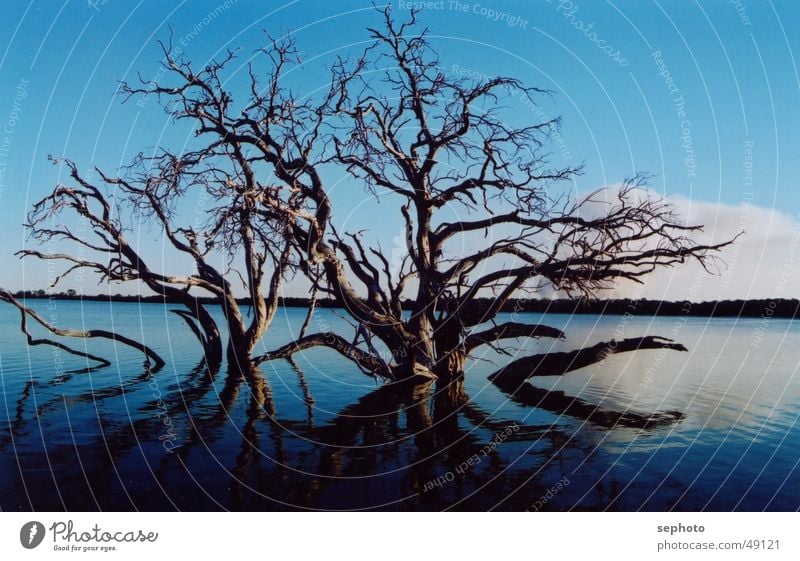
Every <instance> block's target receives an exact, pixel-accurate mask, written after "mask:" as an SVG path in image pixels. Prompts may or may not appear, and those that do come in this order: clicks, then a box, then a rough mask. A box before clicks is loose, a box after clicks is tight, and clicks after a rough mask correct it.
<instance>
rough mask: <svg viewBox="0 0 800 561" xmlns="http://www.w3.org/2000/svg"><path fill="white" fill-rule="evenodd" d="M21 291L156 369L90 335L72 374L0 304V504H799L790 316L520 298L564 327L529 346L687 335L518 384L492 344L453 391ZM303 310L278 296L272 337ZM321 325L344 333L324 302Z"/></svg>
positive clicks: (327, 357) (270, 342) (133, 312)
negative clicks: (563, 308)
mask: <svg viewBox="0 0 800 561" xmlns="http://www.w3.org/2000/svg"><path fill="white" fill-rule="evenodd" d="M31 304H32V307H34V308H37V309H39V310H42V311H44V312H46V314H45V315H46V316H47V317H52V314H55V316H56V317H55V318H54V319H55V321H56V323H57V324H58V325H59V326H62V327H80V326H82V325H83V326H85V327H87V328H89V327H106V328H114V329H116V330H118V332H120V333H123V334H125V335H129V336H132V337H136V338H140V339H144V340H145V342H146V343H147V344H148V345H151V346H152V347H154V348H155V349H156V350H157V351H158V352H160V353H161V354H162V356H163V357H164V358H165V359H166V360H167V366H166V367H164V368H163V369H162V370H161V371H159V372H156V373H150V372H148V371H147V370H146V369H144V368H143V366H142V358H141V356H140V355H138V354H137V353H136V352H135V351H132V350H131V349H128V348H125V347H118V348H116V349H115V348H114V347H113V346H112V345H111V344H110V343H107V342H97V341H90V342H88V343H87V345H88V346H87V348H88V349H89V350H90V351H92V352H96V353H97V354H104V356H107V357H109V358H111V359H112V361H113V365H112V366H110V367H107V368H103V369H99V370H95V371H93V372H91V373H69V372H68V371H69V370H73V369H79V368H81V367H82V366H85V364H82V361H81V359H79V358H77V357H72V356H69V355H66V354H63V353H58V352H56V351H54V350H53V349H51V348H49V347H44V346H39V347H32V348H29V347H28V346H27V345H26V344H25V339H24V337H23V336H22V335H21V334H20V332H19V329H18V326H19V324H18V315H17V312H16V310H15V309H13V308H11V307H10V306H5V307H3V308H0V392H2V403H0V419H2V424H0V508H1V509H2V510H4V511H8V510H30V509H36V510H63V509H67V510H97V509H103V510H136V509H138V510H173V509H180V510H222V509H227V510H284V509H326V510H331V509H336V510H353V509H384V510H444V509H453V510H490V509H494V510H528V509H530V510H537V509H538V510H626V511H630V510H655V511H661V510H690V511H694V510H721V511H729V510H765V509H766V510H797V509H798V508H800V470H798V463H800V431H799V430H798V416H799V415H800V377H799V376H798V375H797V370H798V365H800V322H792V321H789V320H779V319H773V320H770V321H763V320H760V319H739V320H736V319H706V318H686V317H662V318H644V317H637V318H625V317H622V316H604V317H600V316H586V315H576V316H568V315H552V314H551V315H546V316H543V315H540V314H520V315H519V316H518V317H517V318H516V320H517V321H523V322H528V323H540V322H541V323H547V324H548V325H552V326H554V327H558V328H561V329H563V330H564V331H565V332H566V333H567V335H568V338H567V340H566V341H559V342H555V343H554V342H553V341H549V340H542V341H534V340H530V341H520V342H519V345H518V347H519V351H520V352H525V353H536V352H545V351H547V350H549V349H553V350H569V349H573V348H578V347H580V346H584V345H587V344H593V343H596V342H598V341H603V340H609V339H612V338H616V339H621V338H624V337H635V336H641V335H661V336H667V337H673V338H675V339H676V340H678V341H679V342H681V343H683V344H685V345H686V346H687V347H688V348H689V352H688V353H680V352H675V351H657V350H649V351H639V352H637V353H627V354H620V355H616V356H612V357H610V358H609V359H608V360H607V361H606V362H605V363H603V364H602V365H594V366H591V367H587V368H584V369H582V370H578V371H575V372H572V373H570V374H568V375H567V376H565V377H563V378H535V379H533V380H532V384H533V386H531V387H528V388H526V389H525V390H524V391H521V392H518V393H515V394H514V395H509V394H508V393H504V392H503V391H502V390H500V389H499V388H498V387H496V386H495V385H493V384H492V383H490V382H488V380H487V376H488V374H490V373H491V372H493V371H494V370H495V369H496V368H497V367H498V365H502V364H503V362H504V361H508V360H509V358H508V357H507V356H503V355H499V354H497V353H495V352H492V351H489V350H486V349H484V351H483V354H481V355H480V356H479V357H478V360H475V361H473V362H472V363H471V364H470V365H469V371H468V372H467V373H466V376H465V379H464V382H463V385H461V386H450V387H448V388H437V387H436V386H435V385H433V386H430V387H418V388H416V389H414V390H413V391H412V390H409V389H398V388H396V387H393V386H391V385H389V386H386V385H383V384H380V383H376V382H375V381H374V380H373V379H371V378H369V377H367V376H365V375H364V374H363V373H362V372H360V371H359V370H358V369H357V368H355V367H354V366H353V365H352V364H351V363H350V362H348V361H347V360H345V359H343V358H342V357H341V356H339V355H337V354H336V353H335V352H333V351H329V350H326V349H314V350H309V351H306V352H304V353H302V354H299V355H297V356H296V359H295V361H294V362H293V363H291V362H287V361H276V362H272V363H265V364H263V365H261V367H260V369H259V370H258V371H257V372H255V373H253V374H252V375H251V376H230V375H228V373H227V372H226V368H225V365H224V364H223V365H222V367H221V368H220V369H219V370H217V371H209V370H208V369H207V368H206V367H205V365H204V363H203V360H202V358H203V357H202V350H201V349H200V347H199V344H198V342H197V340H196V339H194V337H193V336H192V335H191V333H189V332H188V330H187V329H186V327H185V326H184V325H183V324H182V320H181V319H180V318H178V317H177V316H175V315H174V314H171V313H169V312H168V311H167V310H168V309H169V308H165V307H164V306H161V305H158V304H142V305H139V304H135V303H113V304H111V305H109V304H108V303H100V302H86V303H83V304H82V303H80V302H72V301H59V302H57V303H56V306H55V310H52V311H47V302H46V301H43V300H42V301H33V302H32V303H31ZM304 316H305V310H302V309H293V308H287V309H282V310H280V311H279V315H278V317H277V318H276V320H275V324H274V325H273V327H272V329H271V330H270V331H269V332H268V334H267V336H266V338H265V340H264V341H263V343H262V348H263V350H267V349H271V348H275V347H277V346H279V345H282V344H284V343H287V342H289V341H291V340H292V338H293V335H292V334H293V333H295V334H296V333H297V331H298V330H299V328H300V325H301V324H302V322H303V318H304ZM499 319H509V318H499ZM314 323H315V324H316V327H317V328H318V329H328V328H333V329H335V330H338V331H339V332H341V333H343V334H349V333H352V329H351V327H350V326H349V325H348V324H347V323H346V322H345V321H344V319H343V318H342V317H340V315H339V314H338V313H337V312H336V311H335V310H320V311H319V312H318V313H317V315H316V319H315V322H314ZM75 341H76V340H71V341H69V342H72V343H74V342H75ZM78 344H82V343H81V342H78ZM648 419H649V420H650V421H651V422H648Z"/></svg>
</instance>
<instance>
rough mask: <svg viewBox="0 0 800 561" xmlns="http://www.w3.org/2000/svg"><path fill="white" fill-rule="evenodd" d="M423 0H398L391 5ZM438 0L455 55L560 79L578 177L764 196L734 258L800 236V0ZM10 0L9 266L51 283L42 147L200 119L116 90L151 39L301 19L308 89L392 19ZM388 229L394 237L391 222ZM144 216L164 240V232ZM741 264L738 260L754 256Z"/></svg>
mask: <svg viewBox="0 0 800 561" xmlns="http://www.w3.org/2000/svg"><path fill="white" fill-rule="evenodd" d="M410 4H412V3H411V2H397V1H395V2H394V3H393V6H394V9H395V11H396V13H397V15H398V17H402V12H404V11H405V10H406V8H407V6H408V5H410ZM427 4H428V6H427V7H426V9H424V10H423V12H422V13H421V15H420V20H421V22H422V23H423V24H424V25H425V26H427V27H428V28H429V32H430V35H431V37H432V42H433V43H434V45H435V46H436V47H437V49H438V50H439V52H440V62H441V64H442V66H443V67H445V68H446V69H449V70H450V71H451V72H455V73H476V74H485V75H494V74H505V75H509V76H514V77H516V78H519V79H520V80H522V81H523V82H525V83H526V84H529V85H535V86H539V87H544V88H549V89H551V90H553V91H554V92H555V95H554V97H553V99H552V100H543V102H542V105H541V106H540V111H541V113H540V114H539V115H538V117H541V116H542V115H545V116H555V115H562V116H563V119H564V120H563V127H562V131H561V136H560V138H559V145H557V146H553V148H552V152H553V158H552V159H553V161H554V162H555V163H565V162H570V163H580V162H583V163H585V166H586V173H585V174H584V175H583V176H582V177H581V178H580V179H579V181H578V184H577V186H576V188H577V190H578V191H588V190H590V189H594V188H597V187H601V186H604V185H609V184H614V183H616V182H619V181H620V180H621V179H622V178H624V177H625V176H629V175H631V174H632V173H633V172H634V171H635V170H636V171H647V172H651V173H653V174H655V178H654V180H653V183H652V186H653V189H655V190H657V191H659V192H662V193H669V194H672V195H675V196H677V197H679V200H684V199H685V200H687V201H691V203H692V204H694V203H709V204H710V205H712V206H711V207H708V208H718V209H721V210H720V211H719V213H718V216H717V215H715V216H713V217H712V219H713V220H715V221H716V220H719V221H720V224H722V222H724V221H725V220H727V221H728V222H731V221H734V222H735V221H736V218H737V217H740V215H742V214H743V213H742V212H740V211H737V210H736V209H738V208H740V205H742V204H751V205H753V206H754V207H759V208H758V209H757V211H758V212H756V213H755V214H754V213H753V212H751V211H749V210H747V211H745V212H744V214H745V215H746V226H747V230H748V232H753V236H754V237H753V238H752V239H753V240H755V241H754V242H753V244H751V245H753V247H751V248H750V249H747V248H745V249H743V250H742V253H741V256H742V257H741V259H742V260H745V259H747V260H752V259H755V258H756V257H758V256H761V257H762V258H763V259H766V261H764V262H762V263H761V265H762V267H773V268H779V267H781V263H783V262H784V261H785V259H784V257H785V255H786V254H787V253H786V252H789V251H790V250H791V248H790V246H789V245H787V242H786V238H787V235H788V234H787V230H786V229H787V228H791V224H792V223H793V222H796V220H797V216H798V212H800V190H798V188H797V187H798V185H797V183H798V181H797V179H798V177H800V158H798V154H800V135H798V133H797V131H798V130H800V111H798V109H797V108H798V107H800V103H798V102H799V101H800V80H799V79H798V68H797V65H796V61H795V58H797V57H798V56H800V49H798V47H800V44H799V43H800V34H798V33H797V29H798V28H800V10H797V7H796V4H795V3H793V2H789V1H786V2H766V1H765V2H753V1H750V2H739V3H737V2H731V1H723V0H717V1H714V2H702V3H695V2H690V1H688V0H687V1H680V2H678V1H661V2H657V1H647V0H643V1H618V2H600V1H591V2H590V1H583V2H579V1H575V2H569V1H563V2H559V1H558V0H552V1H551V2H548V1H545V0H542V1H538V2H488V1H486V2H481V3H478V2H455V1H453V2H451V1H450V0H441V1H438V2H430V3H427ZM3 11H4V13H3V18H2V22H1V23H0V123H1V124H2V125H3V129H4V130H3V132H2V134H0V173H2V182H1V183H0V186H2V193H0V237H1V238H2V240H3V242H2V245H0V258H2V260H3V261H2V262H3V264H4V266H3V267H2V270H0V285H2V286H6V287H8V288H12V289H18V288H21V287H23V285H24V286H25V287H29V288H40V287H41V286H42V284H43V283H42V282H41V276H40V275H41V274H42V269H41V267H36V266H32V264H29V265H26V267H25V277H24V278H23V275H22V271H23V268H22V266H21V265H20V263H19V262H18V261H17V260H16V258H14V257H13V256H12V255H13V253H14V251H16V250H18V249H19V248H20V247H22V246H23V244H24V243H26V242H25V240H24V235H25V234H24V230H23V228H22V222H23V220H24V216H25V212H26V211H27V209H28V208H29V206H30V204H31V202H32V201H33V200H34V199H37V198H39V197H40V196H42V195H43V194H45V193H46V192H47V191H49V190H50V189H52V187H53V185H54V183H55V182H56V181H57V180H58V173H59V170H58V168H55V167H54V166H52V165H51V164H49V163H48V161H47V156H48V154H53V155H56V156H67V157H69V158H71V159H73V160H75V161H77V162H78V163H79V165H80V166H81V167H82V168H84V169H88V168H89V167H91V166H93V165H98V166H101V167H104V168H106V169H108V170H111V171H113V170H114V169H116V168H117V167H118V166H119V165H120V164H123V163H125V162H127V161H129V160H130V159H131V158H132V157H133V156H134V155H135V154H136V153H138V152H139V151H142V150H145V151H146V150H152V149H153V147H154V146H157V145H159V144H162V145H167V146H170V147H172V148H180V146H181V145H182V144H183V142H184V140H185V139H186V137H187V131H186V130H185V129H182V128H180V127H178V128H176V127H174V126H172V125H171V124H170V121H169V120H168V119H167V118H166V116H165V115H164V113H163V111H162V110H161V109H160V108H159V106H158V104H157V103H156V102H155V100H151V101H149V102H148V103H146V104H144V107H139V106H137V105H136V104H135V103H127V104H125V105H122V104H121V103H120V101H121V98H120V97H119V96H118V94H117V82H118V80H121V79H129V80H130V79H133V78H135V76H136V73H137V72H138V73H140V74H141V75H142V76H144V77H153V76H155V75H156V74H157V72H158V68H159V59H160V57H159V54H160V53H159V50H158V48H157V46H156V44H155V41H156V39H159V38H161V39H164V38H166V37H167V36H168V28H169V26H171V27H172V28H173V29H174V35H175V38H176V40H177V41H180V40H181V39H184V44H185V47H184V51H185V53H186V55H187V56H188V57H189V58H190V59H191V60H193V61H195V62H197V63H202V62H203V61H205V60H208V58H209V57H212V56H214V55H215V54H217V53H218V52H219V51H220V50H221V49H224V48H227V47H239V48H241V57H242V60H243V61H244V60H246V59H247V58H248V57H249V56H250V54H251V53H252V51H253V50H255V49H256V48H258V47H259V46H262V45H263V44H264V39H263V33H262V32H263V30H267V31H269V32H270V33H271V34H273V35H280V34H283V33H285V32H292V33H294V34H295V36H296V39H297V42H298V44H299V46H300V48H301V50H302V51H303V53H304V57H305V59H306V61H307V64H306V66H305V67H304V68H303V69H302V71H301V72H299V73H298V74H297V75H296V76H294V77H293V80H296V84H297V85H298V87H300V88H304V89H311V88H317V87H320V86H322V85H324V83H325V80H326V78H327V73H326V68H327V67H328V66H329V65H330V63H331V62H332V60H333V57H334V56H335V55H337V54H348V53H351V54H352V53H355V52H357V51H359V50H360V49H361V48H363V46H364V41H366V40H367V37H368V35H367V32H366V30H365V28H366V27H367V26H371V25H379V23H380V21H379V18H378V16H377V14H376V13H375V12H374V11H373V10H372V8H371V2H365V1H350V2H347V1H341V2H326V1H304V0H299V1H296V2H289V3H281V2H267V1H260V2H255V1H246V0H238V1H233V0H229V2H228V4H227V6H226V5H225V4H224V3H223V2H220V1H210V2H208V1H193V2H167V1H164V2H156V1H150V2H139V3H136V2H122V1H118V0H107V1H105V2H104V1H103V0H97V1H90V2H87V1H85V0H77V1H69V2H64V3H59V2H54V1H38V2H31V3H28V2H21V1H20V2H9V3H6V4H5V5H4V8H3ZM659 51H660V56H658V52H659ZM667 72H668V73H669V74H668V75H669V77H670V79H671V80H672V83H671V85H670V83H668V82H667V81H666V79H665V78H666V76H667ZM670 88H671V91H670ZM680 96H682V99H681V100H678V101H676V99H678V98H679V97H680ZM23 98H24V99H23ZM507 104H508V105H509V107H510V109H511V110H512V111H514V112H515V113H516V114H517V115H518V117H519V119H520V120H521V121H520V122H522V120H531V119H536V118H537V115H536V114H535V113H534V112H533V111H531V108H530V107H527V106H525V105H524V104H521V103H519V102H518V101H514V100H510V101H508V102H507ZM748 143H752V145H751V146H752V153H751V155H748V154H746V152H745V149H746V146H749V144H748ZM750 157H752V177H751V180H748V179H747V177H746V175H745V168H746V162H745V159H749V158H750ZM748 165H749V164H748ZM751 182H752V185H750V183H751ZM350 187H353V188H350V189H344V188H342V189H341V192H340V194H339V195H338V197H339V200H338V202H339V204H340V206H339V211H338V215H337V216H338V217H339V218H340V219H343V216H344V215H345V214H346V213H347V210H346V209H347V208H348V207H354V206H356V205H358V204H359V203H361V202H364V194H363V192H360V191H359V189H358V188H356V187H354V186H350ZM381 204H383V205H386V203H385V202H383V203H381ZM361 208H362V210H370V212H364V213H362V214H363V215H362V216H359V217H358V223H359V225H360V227H366V228H372V229H374V230H375V231H379V230H381V228H384V229H386V228H387V226H386V221H385V219H384V215H383V214H381V212H372V211H371V209H373V208H381V207H379V206H378V207H375V203H374V202H371V201H367V202H365V203H364V205H363V207H361ZM384 208H386V207H384ZM726 213H727V214H726ZM776 216H777V218H775V219H774V220H773V218H774V217H776ZM764 217H766V218H764ZM755 218H759V220H762V221H761V222H760V221H759V220H755ZM743 220H744V219H743ZM779 223H780V224H781V225H782V226H781V227H782V228H783V230H781V229H780V228H778V226H776V224H779ZM787 224H788V226H787ZM728 226H730V224H728V225H727V226H725V225H722V226H720V231H723V230H725V228H727V227H728ZM776 228H777V229H776ZM388 230H391V227H389V228H388ZM381 235H382V236H384V237H386V238H387V239H388V240H390V241H391V239H392V236H393V235H394V232H393V231H387V232H383V233H382V234H381ZM143 236H144V238H145V239H146V240H147V241H146V242H145V243H147V244H152V248H151V250H152V251H154V252H157V254H158V255H160V254H161V243H160V239H159V238H158V236H157V235H156V233H154V232H151V233H149V234H148V233H146V232H145V233H143ZM759 236H761V237H759ZM762 238H763V240H762ZM776 240H777V241H776ZM780 244H783V245H782V246H780V247H778V246H779V245H780ZM748 251H749V252H750V253H748ZM752 252H755V253H753V255H751V253H752ZM770 252H771V253H770ZM767 253H770V255H769V256H768V258H767V257H764V256H765V255H767ZM734 261H736V260H734ZM798 263H800V259H798ZM738 266H739V267H740V269H741V270H743V269H744V263H739V265H738ZM749 267H750V268H751V269H752V268H753V266H749ZM773 272H774V273H775V274H777V272H778V271H777V269H775V271H773ZM762 284H763V283H762ZM798 284H800V283H798ZM793 285H794V283H793ZM69 286H71V285H69V284H67V285H65V287H69ZM83 288H84V290H85V291H86V292H95V291H101V290H105V289H104V288H102V287H100V288H98V287H94V286H85V287H83ZM680 288H681V287H680V285H679V284H675V283H673V286H672V287H671V288H670V291H671V292H670V293H669V294H670V296H672V297H684V296H685V294H682V293H681V290H680ZM765 290H766V292H770V290H767V289H765ZM114 291H116V289H115V290H114ZM736 291H737V294H727V293H726V294H727V295H730V296H733V295H739V296H747V295H750V296H753V295H760V294H756V293H754V292H752V291H750V292H748V291H747V290H746V287H745V286H744V285H742V286H738V287H737V288H736ZM780 291H784V293H783V295H786V294H788V293H789V289H788V288H786V289H784V288H780ZM712 292H713V290H712ZM772 292H775V291H774V290H773V291H772ZM792 295H795V293H792Z"/></svg>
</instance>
